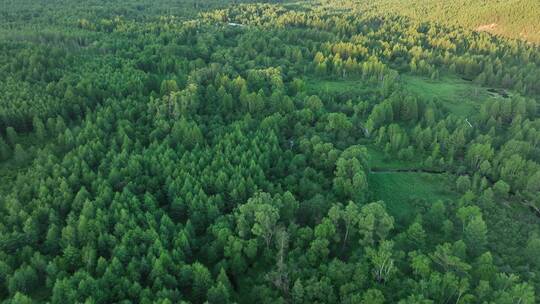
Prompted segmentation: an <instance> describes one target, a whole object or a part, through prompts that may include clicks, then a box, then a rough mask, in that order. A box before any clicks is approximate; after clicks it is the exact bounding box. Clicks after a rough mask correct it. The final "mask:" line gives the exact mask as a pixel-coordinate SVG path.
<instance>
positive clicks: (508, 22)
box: [329, 0, 540, 43]
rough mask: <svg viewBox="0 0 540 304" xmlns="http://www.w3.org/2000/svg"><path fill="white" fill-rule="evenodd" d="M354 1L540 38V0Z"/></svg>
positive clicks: (382, 9) (365, 6) (518, 36)
mask: <svg viewBox="0 0 540 304" xmlns="http://www.w3.org/2000/svg"><path fill="white" fill-rule="evenodd" d="M329 2H333V4H335V1H329ZM355 5H356V6H357V7H358V6H360V7H361V8H363V9H369V10H375V11H376V12H385V13H387V12H388V13H397V14H400V15H405V16H409V17H412V18H415V19H418V20H431V21H437V22H441V23H445V24H451V25H460V26H463V27H466V28H469V29H473V30H478V31H488V32H490V33H493V34H497V35H502V36H505V37H509V38H516V39H522V40H527V41H530V42H534V43H538V42H540V18H539V16H540V1H537V0H455V1H442V0H378V1H357V2H356V4H355Z"/></svg>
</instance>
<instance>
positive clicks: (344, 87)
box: [304, 77, 374, 96]
mask: <svg viewBox="0 0 540 304" xmlns="http://www.w3.org/2000/svg"><path fill="white" fill-rule="evenodd" d="M304 82H305V83H306V90H307V92H308V93H309V94H320V93H327V94H331V95H344V94H347V95H358V96H362V95H364V94H369V93H370V92H372V91H373V90H374V89H373V88H370V87H369V86H367V85H366V84H364V83H363V82H362V80H360V79H325V78H315V77H308V78H306V79H304Z"/></svg>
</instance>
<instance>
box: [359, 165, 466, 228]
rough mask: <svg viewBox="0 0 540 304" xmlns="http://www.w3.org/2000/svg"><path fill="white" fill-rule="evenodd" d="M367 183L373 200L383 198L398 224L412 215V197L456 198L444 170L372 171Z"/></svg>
mask: <svg viewBox="0 0 540 304" xmlns="http://www.w3.org/2000/svg"><path fill="white" fill-rule="evenodd" d="M369 187H370V190H371V194H372V198H373V200H383V201H384V202H385V203H386V207H387V209H388V212H389V213H390V214H391V215H392V216H393V217H394V218H395V219H396V220H397V222H398V224H399V225H403V224H406V223H409V222H411V221H412V220H413V219H414V217H415V215H416V207H415V205H414V200H417V199H421V200H426V201H428V202H435V201H437V200H446V199H456V198H457V195H456V194H455V193H454V192H452V191H451V190H450V189H451V186H450V177H449V176H448V175H446V174H430V173H418V172H375V173H371V174H370V176H369Z"/></svg>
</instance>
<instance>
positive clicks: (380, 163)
mask: <svg viewBox="0 0 540 304" xmlns="http://www.w3.org/2000/svg"><path fill="white" fill-rule="evenodd" d="M366 148H367V149H368V152H369V157H370V166H371V168H372V169H377V170H393V169H420V168H422V165H421V163H420V161H421V159H420V156H418V159H416V160H410V161H409V160H399V159H397V158H396V157H393V156H387V155H385V153H384V152H383V151H381V150H380V149H379V148H378V147H376V146H374V145H367V146H366Z"/></svg>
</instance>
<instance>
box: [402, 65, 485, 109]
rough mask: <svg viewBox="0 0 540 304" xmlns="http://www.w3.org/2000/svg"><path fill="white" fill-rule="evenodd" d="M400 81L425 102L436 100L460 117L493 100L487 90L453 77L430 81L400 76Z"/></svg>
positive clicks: (423, 78)
mask: <svg viewBox="0 0 540 304" xmlns="http://www.w3.org/2000/svg"><path fill="white" fill-rule="evenodd" d="M401 79H402V80H403V82H404V85H405V87H406V88H407V90H409V91H410V92H411V93H414V94H416V95H418V96H419V97H422V98H424V99H427V100H432V99H438V100H440V101H442V102H443V103H444V105H445V106H446V107H447V109H448V110H449V111H450V112H451V113H453V114H455V115H458V116H462V117H467V116H471V114H472V113H474V111H476V110H477V109H479V107H480V104H481V103H482V102H483V101H485V100H487V99H490V98H495V97H493V96H492V95H490V94H489V93H488V91H487V88H484V87H481V86H479V85H477V84H475V83H473V82H471V81H467V80H463V79H461V78H457V77H453V76H443V77H441V79H439V80H431V79H429V78H426V77H419V76H412V75H402V76H401Z"/></svg>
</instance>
